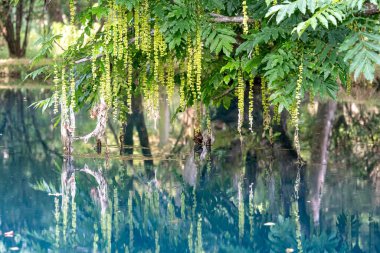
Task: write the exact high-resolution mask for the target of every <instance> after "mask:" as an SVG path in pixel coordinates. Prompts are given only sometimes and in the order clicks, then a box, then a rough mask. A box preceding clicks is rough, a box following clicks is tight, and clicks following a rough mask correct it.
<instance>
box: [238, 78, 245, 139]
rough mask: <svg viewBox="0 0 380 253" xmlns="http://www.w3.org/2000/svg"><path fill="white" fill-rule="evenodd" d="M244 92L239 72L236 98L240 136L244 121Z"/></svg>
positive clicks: (243, 84)
mask: <svg viewBox="0 0 380 253" xmlns="http://www.w3.org/2000/svg"><path fill="white" fill-rule="evenodd" d="M244 92H245V83H244V80H243V73H242V72H241V71H239V73H238V86H237V97H238V128H237V130H238V132H239V134H241V128H242V125H243V121H244Z"/></svg>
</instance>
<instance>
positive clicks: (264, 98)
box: [261, 78, 271, 131]
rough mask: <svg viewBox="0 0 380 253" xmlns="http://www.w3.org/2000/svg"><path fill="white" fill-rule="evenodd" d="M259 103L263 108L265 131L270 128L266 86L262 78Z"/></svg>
mask: <svg viewBox="0 0 380 253" xmlns="http://www.w3.org/2000/svg"><path fill="white" fill-rule="evenodd" d="M261 103H262V106H263V127H264V131H266V130H268V129H269V127H270V120H271V119H270V113H269V103H268V91H267V84H266V81H265V79H264V78H262V79H261Z"/></svg>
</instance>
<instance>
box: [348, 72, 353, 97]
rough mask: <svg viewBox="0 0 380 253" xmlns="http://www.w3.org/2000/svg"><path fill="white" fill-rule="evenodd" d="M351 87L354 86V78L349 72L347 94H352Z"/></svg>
mask: <svg viewBox="0 0 380 253" xmlns="http://www.w3.org/2000/svg"><path fill="white" fill-rule="evenodd" d="M351 88H352V79H351V74H350V73H348V74H347V94H348V95H351Z"/></svg>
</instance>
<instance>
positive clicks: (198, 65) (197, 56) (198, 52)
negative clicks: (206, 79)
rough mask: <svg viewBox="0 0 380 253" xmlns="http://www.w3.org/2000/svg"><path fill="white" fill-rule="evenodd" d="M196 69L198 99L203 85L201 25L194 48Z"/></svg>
mask: <svg viewBox="0 0 380 253" xmlns="http://www.w3.org/2000/svg"><path fill="white" fill-rule="evenodd" d="M194 50H195V52H194V70H195V82H196V85H195V92H196V99H197V100H200V98H201V85H202V51H203V43H202V30H201V27H200V26H199V25H198V26H197V36H196V46H195V48H194Z"/></svg>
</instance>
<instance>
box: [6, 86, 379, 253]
mask: <svg viewBox="0 0 380 253" xmlns="http://www.w3.org/2000/svg"><path fill="white" fill-rule="evenodd" d="M48 96H50V91H49V90H48V89H45V88H41V87H37V88H34V89H26V88H14V87H13V88H12V89H2V90H0V104H1V108H0V196H1V198H0V252H8V251H21V252H380V228H379V222H380V206H379V204H380V157H379V151H380V149H379V146H380V143H379V136H380V130H379V123H380V122H379V121H380V119H379V110H380V107H379V105H376V104H370V105H365V104H358V103H355V102H339V103H338V104H337V103H335V102H324V103H319V104H318V109H316V108H310V107H308V106H305V108H304V110H303V114H302V115H303V116H302V119H301V120H302V127H301V128H302V129H301V147H302V154H303V161H298V160H297V156H296V154H295V152H294V150H293V149H291V148H289V145H288V144H287V141H286V140H284V139H282V138H281V137H279V138H277V139H276V140H275V142H274V143H273V144H271V143H270V142H268V141H266V140H263V138H261V135H258V134H256V135H255V134H245V135H244V137H242V138H240V137H239V135H238V134H237V132H236V127H235V125H234V123H231V122H230V121H229V120H228V119H226V118H227V116H226V117H221V116H220V115H223V112H222V113H215V116H214V117H212V118H211V126H212V127H211V128H212V131H213V135H214V139H215V140H214V141H213V144H212V146H211V150H208V152H202V151H200V152H198V151H199V150H197V148H195V147H194V144H193V143H194V142H193V141H192V140H191V139H189V138H186V136H187V135H188V133H187V128H186V119H183V118H182V119H181V120H178V119H177V120H175V121H174V122H173V123H170V113H172V112H173V111H174V110H175V108H171V107H170V108H168V107H162V110H161V112H160V113H162V115H161V119H165V120H161V121H160V122H158V126H157V130H155V128H154V122H153V121H152V120H150V119H149V117H146V123H147V134H148V135H149V141H150V153H151V154H152V156H149V155H147V153H146V152H143V151H141V150H144V149H141V147H139V145H137V144H138V143H139V141H138V140H139V138H138V137H139V136H138V134H137V133H134V132H133V134H132V136H131V139H132V142H133V143H134V145H133V146H128V147H123V148H124V149H127V150H128V152H129V153H128V152H127V154H124V155H123V156H119V155H118V149H119V148H118V145H120V143H119V142H120V141H119V138H118V133H116V130H115V129H117V127H116V123H114V122H112V121H111V122H110V124H109V125H108V130H107V136H109V140H110V142H109V146H108V148H109V150H110V155H105V153H104V150H103V152H102V154H97V153H96V151H95V146H96V143H93V142H92V141H90V142H89V143H82V142H80V143H76V144H75V146H74V153H73V155H72V156H69V157H68V156H64V155H63V153H62V144H61V141H60V129H59V124H58V126H55V125H57V118H56V116H55V115H53V113H52V112H51V111H50V109H48V110H46V111H45V112H44V113H42V112H41V110H35V109H33V108H29V107H28V106H29V105H30V104H32V103H33V102H35V101H37V100H40V99H44V98H47V97H48ZM218 115H219V116H218ZM77 122H80V123H81V124H78V123H77V129H76V132H77V133H78V134H80V135H82V134H84V133H87V132H89V131H90V130H91V129H92V128H93V127H94V126H95V124H96V122H94V121H93V120H90V119H89V117H88V113H87V112H82V113H80V115H79V116H78V118H77ZM184 126H185V127H184ZM329 128H330V129H332V132H331V134H330V131H329ZM132 131H135V130H132ZM274 135H275V136H276V134H274ZM264 139H265V138H264ZM145 148H146V147H145ZM152 159H153V160H152Z"/></svg>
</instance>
